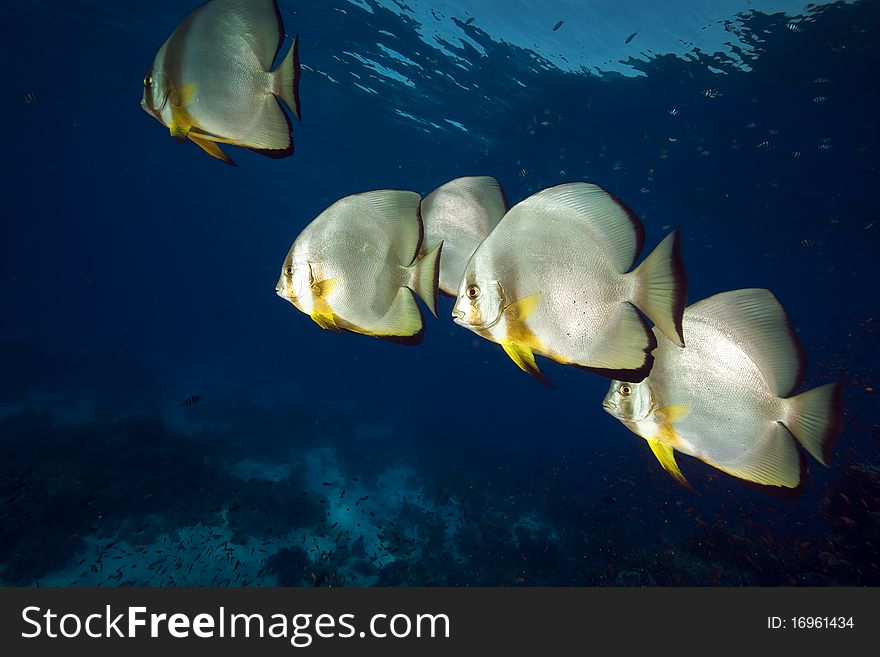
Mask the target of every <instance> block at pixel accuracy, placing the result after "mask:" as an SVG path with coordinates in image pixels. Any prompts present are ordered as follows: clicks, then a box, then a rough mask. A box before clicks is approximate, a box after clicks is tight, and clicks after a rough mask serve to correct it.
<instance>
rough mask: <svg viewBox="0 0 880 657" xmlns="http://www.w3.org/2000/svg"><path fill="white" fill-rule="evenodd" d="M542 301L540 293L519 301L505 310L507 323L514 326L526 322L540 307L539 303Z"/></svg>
mask: <svg viewBox="0 0 880 657" xmlns="http://www.w3.org/2000/svg"><path fill="white" fill-rule="evenodd" d="M540 299H541V293H540V292H538V293H537V294H530V295H529V296H527V297H523V298H522V299H517V300H516V301H514V302H513V303H512V304H510V305H509V306H507V308H505V309H504V314H505V315H506V316H507V321H508V322H509V323H513V324H516V323H518V322H524V321H526V320H527V319H528V318H529V317H531V315H532V313H534V312H535V308H536V307H537V306H538V301H539V300H540Z"/></svg>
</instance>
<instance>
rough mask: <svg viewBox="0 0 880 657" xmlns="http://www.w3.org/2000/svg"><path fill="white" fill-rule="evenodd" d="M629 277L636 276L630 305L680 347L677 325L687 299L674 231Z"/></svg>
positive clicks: (679, 329)
mask: <svg viewBox="0 0 880 657" xmlns="http://www.w3.org/2000/svg"><path fill="white" fill-rule="evenodd" d="M631 275H632V276H635V277H636V294H635V299H633V303H634V304H635V305H636V306H637V307H638V308H639V310H641V311H642V312H644V313H645V314H646V315H647V316H648V318H649V319H650V320H651V321H652V322H654V324H656V325H657V328H659V329H660V330H661V331H662V332H663V335H665V336H666V337H667V338H669V339H670V340H672V341H673V342H675V343H676V344H677V345H678V346H680V347H683V346H684V335H683V334H682V326H681V322H682V316H683V315H684V305H685V301H686V300H687V275H686V274H685V271H684V261H683V260H682V258H681V239H680V237H679V233H678V231H677V230H676V231H673V232H671V233H670V234H669V235H667V236H666V238H665V239H664V240H663V241H662V242H660V244H659V245H658V246H657V248H656V249H654V251H653V252H652V253H651V255H649V256H648V257H647V258H645V260H644V262H642V264H640V265H639V266H638V267H637V268H636V270H635V271H633V272H632V274H631Z"/></svg>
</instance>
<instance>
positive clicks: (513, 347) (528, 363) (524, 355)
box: [501, 341, 550, 386]
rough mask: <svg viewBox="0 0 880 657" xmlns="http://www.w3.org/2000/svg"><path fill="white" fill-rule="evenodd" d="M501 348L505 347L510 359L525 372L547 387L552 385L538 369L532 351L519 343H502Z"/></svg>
mask: <svg viewBox="0 0 880 657" xmlns="http://www.w3.org/2000/svg"><path fill="white" fill-rule="evenodd" d="M501 346H502V347H504V351H505V353H506V354H507V355H508V356H510V359H511V360H512V361H513V362H514V363H516V364H517V365H518V366H519V368H520V369H521V370H522V371H523V372H526V373H527V374H531V375H532V376H533V377H535V378H536V379H538V381H540V382H541V383H543V384H544V385H546V386H549V385H550V382H549V381H548V380H547V377H545V376H544V375H543V374H542V373H541V370H539V369H538V364H537V363H536V362H535V354H534V352H532V350H531V349H529V348H528V347H527V346H525V345H522V344H519V343H517V342H508V341H504V342H502V343H501Z"/></svg>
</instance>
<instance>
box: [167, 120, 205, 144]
mask: <svg viewBox="0 0 880 657" xmlns="http://www.w3.org/2000/svg"><path fill="white" fill-rule="evenodd" d="M190 130H192V126H190V125H180V124H178V123H172V124H171V125H170V126H168V132H170V133H171V137H172V139H176V140H177V141H183V140H184V139H186V138H187V137H188V136H189V131H190ZM193 141H195V140H193ZM196 143H198V142H196ZM199 146H201V144H199Z"/></svg>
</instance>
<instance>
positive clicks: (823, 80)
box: [813, 78, 831, 84]
mask: <svg viewBox="0 0 880 657" xmlns="http://www.w3.org/2000/svg"><path fill="white" fill-rule="evenodd" d="M829 82H831V80H829V79H828V78H816V79H815V80H813V84H828V83H829Z"/></svg>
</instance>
